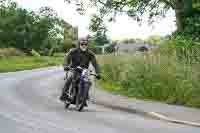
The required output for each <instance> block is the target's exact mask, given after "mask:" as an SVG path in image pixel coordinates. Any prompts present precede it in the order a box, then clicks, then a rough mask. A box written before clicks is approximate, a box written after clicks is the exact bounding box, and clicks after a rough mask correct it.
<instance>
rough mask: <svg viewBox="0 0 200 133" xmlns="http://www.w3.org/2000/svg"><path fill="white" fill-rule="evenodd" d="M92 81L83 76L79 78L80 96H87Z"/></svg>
mask: <svg viewBox="0 0 200 133" xmlns="http://www.w3.org/2000/svg"><path fill="white" fill-rule="evenodd" d="M91 85H92V83H91V81H85V80H84V79H83V78H81V79H80V88H79V89H80V96H81V97H82V98H84V97H85V96H86V99H88V98H89V89H90V87H91Z"/></svg>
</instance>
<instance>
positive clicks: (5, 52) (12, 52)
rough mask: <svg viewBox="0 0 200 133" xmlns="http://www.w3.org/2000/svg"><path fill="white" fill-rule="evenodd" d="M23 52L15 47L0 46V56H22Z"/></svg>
mask: <svg viewBox="0 0 200 133" xmlns="http://www.w3.org/2000/svg"><path fill="white" fill-rule="evenodd" d="M24 55H25V53H24V52H22V51H20V50H19V49H16V48H1V49H0V57H10V56H24Z"/></svg>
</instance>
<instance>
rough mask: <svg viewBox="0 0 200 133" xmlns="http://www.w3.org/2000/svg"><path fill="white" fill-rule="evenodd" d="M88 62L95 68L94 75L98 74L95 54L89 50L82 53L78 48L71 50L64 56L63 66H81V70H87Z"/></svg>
mask: <svg viewBox="0 0 200 133" xmlns="http://www.w3.org/2000/svg"><path fill="white" fill-rule="evenodd" d="M90 62H91V63H92V65H93V67H94V68H95V71H96V73H97V74H99V73H100V69H99V65H98V64H97V61H96V57H95V54H94V53H93V52H92V51H91V50H89V49H87V50H86V51H82V50H81V49H80V48H73V49H72V50H70V51H69V53H68V54H67V55H66V56H65V61H64V66H71V67H77V66H81V67H83V68H88V67H89V64H90Z"/></svg>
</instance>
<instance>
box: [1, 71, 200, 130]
mask: <svg viewBox="0 0 200 133" xmlns="http://www.w3.org/2000/svg"><path fill="white" fill-rule="evenodd" d="M63 77H64V72H63V71H62V70H61V69H60V68H50V69H41V70H33V71H23V72H17V73H7V74H0V91H1V92H0V106H1V107H0V132H1V133H200V128H195V127H190V126H185V125H180V124H174V123H167V122H164V121H160V120H153V119H150V118H145V117H142V116H140V115H137V114H130V113H126V112H120V111H117V110H112V109H109V108H105V107H102V106H98V105H94V104H92V103H89V107H88V108H86V109H84V111H83V112H77V111H75V110H74V108H73V106H71V107H70V109H68V110H66V109H64V105H63V103H61V102H60V101H59V100H58V97H59V95H60V91H61V88H62V86H63V83H64V80H63Z"/></svg>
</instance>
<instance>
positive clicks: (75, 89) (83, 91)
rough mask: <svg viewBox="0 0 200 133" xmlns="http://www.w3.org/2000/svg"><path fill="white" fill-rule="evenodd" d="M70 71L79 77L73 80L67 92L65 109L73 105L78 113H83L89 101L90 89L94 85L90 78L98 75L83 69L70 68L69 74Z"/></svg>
mask: <svg viewBox="0 0 200 133" xmlns="http://www.w3.org/2000/svg"><path fill="white" fill-rule="evenodd" d="M70 71H73V72H75V73H76V75H78V76H77V77H76V78H73V79H72V82H71V84H70V87H69V89H68V91H67V92H65V93H66V95H67V97H68V98H67V100H66V102H65V108H66V109H67V108H68V107H69V106H70V105H71V104H74V105H75V106H76V110H77V111H82V110H83V108H84V107H85V105H86V102H87V100H88V97H89V89H90V87H91V84H92V81H91V79H90V76H91V75H92V76H97V75H96V74H94V73H92V71H90V70H89V69H86V68H82V67H76V68H69V71H68V72H70Z"/></svg>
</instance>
